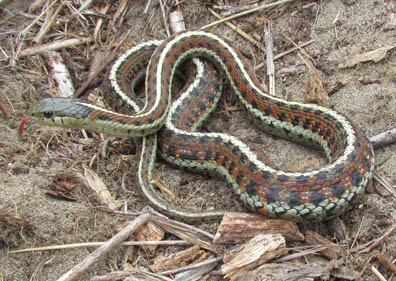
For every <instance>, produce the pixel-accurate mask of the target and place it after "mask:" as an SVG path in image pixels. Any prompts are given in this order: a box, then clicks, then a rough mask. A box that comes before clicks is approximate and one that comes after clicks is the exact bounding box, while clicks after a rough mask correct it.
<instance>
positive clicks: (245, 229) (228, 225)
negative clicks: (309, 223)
mask: <svg viewBox="0 0 396 281" xmlns="http://www.w3.org/2000/svg"><path fill="white" fill-rule="evenodd" d="M262 233H268V234H277V233H279V234H281V235H282V236H283V237H285V239H286V240H287V241H303V240H304V235H303V234H302V233H301V232H300V231H299V229H298V227H297V224H296V223H294V222H292V221H286V220H279V219H267V218H265V217H263V216H261V215H257V214H248V213H227V214H225V215H224V217H223V220H222V221H221V224H220V226H219V228H218V230H217V233H216V235H215V238H214V240H213V243H214V244H237V243H242V242H244V241H247V240H249V239H251V238H252V237H254V236H256V235H258V234H262Z"/></svg>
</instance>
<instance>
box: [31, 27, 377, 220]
mask: <svg viewBox="0 0 396 281" xmlns="http://www.w3.org/2000/svg"><path fill="white" fill-rule="evenodd" d="M151 42H153V41H151ZM156 44H159V46H158V47H156V46H155V47H154V45H156ZM143 49H144V50H146V49H147V50H150V51H151V52H153V54H152V56H151V59H150V60H149V61H150V62H149V65H148V67H147V72H146V80H145V85H146V102H145V106H144V107H143V109H142V110H141V111H139V110H138V109H139V106H138V105H136V104H135V103H134V102H131V100H130V99H129V98H128V92H130V88H131V85H130V84H128V83H130V82H131V81H132V80H133V79H132V78H131V77H130V73H127V72H128V71H129V72H131V73H134V74H136V75H138V76H139V75H140V76H141V75H142V70H141V69H144V68H142V67H141V65H143V64H145V63H146V62H147V61H148V57H149V56H150V55H148V54H145V55H141V54H139V55H138V53H140V51H142V50H143ZM138 51H139V52H138ZM147 53H148V52H147ZM193 57H200V58H203V59H205V60H208V61H210V62H211V63H213V64H214V66H215V67H216V68H217V69H218V70H219V71H221V73H222V74H223V76H224V78H225V79H226V81H227V82H228V84H229V85H230V87H231V89H232V90H233V92H234V93H235V94H236V96H237V97H238V99H239V100H240V102H241V104H242V105H243V106H244V107H245V108H246V110H247V112H248V113H249V115H250V117H251V118H252V119H253V120H254V122H255V123H256V124H257V125H258V126H259V127H260V128H262V129H263V130H265V131H266V132H269V133H271V134H273V135H276V136H279V137H282V138H286V139H289V140H292V141H295V142H297V143H301V144H304V145H309V146H312V147H314V148H319V149H322V150H323V152H324V153H325V155H326V157H327V159H328V161H329V163H328V164H327V165H326V166H323V167H321V168H317V169H313V170H310V171H306V172H288V171H282V170H279V169H276V168H273V167H271V166H270V165H268V163H266V161H265V160H264V159H262V157H260V155H259V154H256V153H254V151H253V150H252V149H251V148H250V147H249V146H248V145H247V144H245V143H244V142H242V141H240V140H239V139H237V138H235V137H233V136H231V135H227V134H220V133H200V132H195V131H194V130H195V128H196V127H194V126H195V125H196V124H200V123H201V122H202V121H203V120H204V119H205V117H206V113H205V114H204V115H205V116H204V117H202V115H200V114H202V112H205V108H206V107H207V104H205V103H204V102H200V101H196V102H194V103H192V102H191V100H192V98H191V96H190V94H191V93H192V92H193V90H187V91H186V93H187V94H186V95H184V94H183V95H182V96H183V98H180V99H179V100H178V101H176V102H175V103H176V105H175V106H172V107H170V98H171V85H172V80H173V77H174V74H175V71H176V69H177V67H178V66H179V65H180V64H181V63H182V62H184V61H185V60H187V59H190V58H193ZM131 62H133V64H135V66H136V67H134V66H131ZM139 69H140V70H139ZM131 70H133V71H131ZM197 76H198V77H197V79H199V78H200V77H199V76H202V74H199V72H198V74H197ZM108 84H109V85H110V86H109V87H108V88H107V89H106V90H107V92H106V94H107V97H106V99H107V104H109V106H110V107H111V108H112V110H113V111H109V110H105V109H102V108H99V107H96V106H94V105H91V104H89V103H87V102H83V101H81V100H70V101H67V102H66V101H65V100H63V101H62V100H58V99H49V100H48V99H47V100H44V101H42V102H40V103H38V104H37V105H35V106H34V107H33V110H32V112H31V113H30V114H31V117H32V119H33V120H35V121H38V122H40V123H43V124H48V125H53V126H61V127H68V128H86V129H90V130H94V131H98V132H104V133H107V134H111V135H115V136H123V137H136V136H138V137H139V136H149V138H148V139H145V141H144V143H145V145H144V147H145V148H146V149H145V151H144V153H143V154H142V159H141V161H140V165H139V166H140V171H141V173H139V174H141V175H142V176H141V177H140V182H141V184H142V183H144V182H145V181H149V178H150V173H151V172H148V171H146V172H145V171H144V169H146V168H148V170H150V167H152V165H153V161H154V158H155V152H156V150H157V148H156V145H157V142H156V139H155V138H156V137H155V134H153V133H154V132H156V131H158V130H159V129H160V128H161V127H162V126H163V124H164V123H165V127H164V129H161V130H160V131H159V134H158V135H159V136H158V137H159V145H158V148H159V149H158V150H159V153H160V155H161V156H162V157H163V158H165V159H166V160H167V161H169V162H171V163H173V164H175V165H178V166H181V167H185V168H188V169H194V170H203V171H208V172H212V173H217V174H220V175H222V176H224V177H225V178H226V180H227V181H228V182H229V183H230V184H231V185H232V187H233V189H234V191H235V192H236V193H237V194H238V195H239V196H240V198H241V199H242V201H243V202H244V203H245V204H246V205H247V206H248V207H249V208H250V209H252V210H254V211H256V212H258V213H262V214H264V215H267V216H270V217H280V218H286V219H292V220H295V221H321V220H326V219H330V218H332V217H335V216H338V215H340V214H342V213H343V212H345V211H346V210H347V209H349V208H350V207H351V206H352V205H353V204H354V203H356V202H357V201H358V200H359V199H360V198H361V196H362V195H363V194H364V190H365V187H366V185H367V183H368V181H369V180H370V179H371V177H372V175H373V169H374V153H373V149H372V146H371V144H370V142H369V141H368V139H367V137H366V135H365V134H364V133H363V132H362V130H360V129H359V128H358V127H356V125H354V124H353V122H351V121H350V120H348V119H347V118H346V117H344V116H342V115H340V114H338V113H337V112H335V111H333V110H331V109H328V108H324V107H321V106H317V105H312V104H302V103H297V102H290V101H285V100H283V99H280V98H278V97H274V96H271V95H269V94H267V93H266V92H265V91H264V90H263V89H262V88H261V86H260V84H259V82H258V80H257V79H256V78H255V76H254V75H253V73H252V71H251V68H250V67H249V64H248V62H246V61H245V59H244V58H243V57H242V56H241V55H240V54H239V53H238V52H237V51H236V50H235V49H234V48H232V44H231V43H230V42H228V41H227V40H225V39H222V38H221V37H219V36H217V35H214V34H212V33H209V32H206V31H201V30H197V31H185V32H181V33H178V34H176V35H174V36H172V37H170V38H169V39H167V40H164V41H163V42H162V43H159V42H156V43H147V44H141V45H139V46H138V47H135V48H132V49H131V50H129V51H127V52H126V53H125V54H124V55H122V56H121V57H120V58H119V59H118V60H117V61H116V62H115V63H114V65H113V67H112V70H111V72H110V75H109V83H108ZM214 104H215V103H214V102H213V106H214ZM134 106H135V107H134ZM211 106H212V105H211ZM186 107H190V108H191V109H195V111H194V110H191V111H190V112H191V115H190V116H187V118H189V117H190V118H192V119H194V118H195V121H193V122H190V123H191V124H193V125H191V124H190V125H186V126H183V125H182V124H179V123H177V122H176V124H175V122H174V121H175V118H176V119H177V116H180V114H182V110H183V108H184V109H185V108H186ZM130 108H134V109H135V111H138V112H137V113H136V114H133V115H131V111H130ZM200 111H202V112H200ZM209 111H210V110H209ZM168 112H169V114H168ZM179 119H180V118H179ZM181 119H183V118H181ZM194 124H195V125H194ZM150 135H151V136H150ZM142 179H143V180H142ZM142 189H143V191H144V192H146V193H145V195H146V197H148V199H149V200H150V201H151V202H152V203H153V204H154V205H155V206H156V207H158V208H160V209H161V210H163V211H164V212H166V213H167V214H170V215H173V216H176V217H181V218H185V219H204V218H207V217H212V216H219V215H221V214H223V212H221V211H206V212H187V211H184V210H181V209H177V208H175V207H172V206H169V205H168V204H166V203H165V202H164V201H163V200H162V199H161V198H159V196H158V195H157V194H155V192H153V190H152V188H151V187H147V186H146V187H144V186H143V187H142Z"/></svg>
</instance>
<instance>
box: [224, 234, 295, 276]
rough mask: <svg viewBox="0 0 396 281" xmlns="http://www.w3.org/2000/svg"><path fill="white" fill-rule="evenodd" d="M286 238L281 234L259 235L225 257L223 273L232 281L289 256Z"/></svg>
mask: <svg viewBox="0 0 396 281" xmlns="http://www.w3.org/2000/svg"><path fill="white" fill-rule="evenodd" d="M287 252H288V250H287V249H286V241H285V238H284V237H283V236H282V235H280V234H259V235H257V236H256V237H254V238H253V239H251V240H250V241H249V242H247V243H246V244H244V245H243V246H241V247H239V249H236V250H232V251H231V252H229V253H227V254H225V255H224V259H223V261H224V262H225V263H224V264H223V265H222V266H221V272H222V273H223V274H225V275H226V277H228V278H230V279H231V280H235V279H236V278H237V277H238V276H240V275H241V274H243V273H245V272H246V271H249V270H252V269H253V268H256V267H257V266H259V265H261V264H263V263H266V262H268V261H270V260H272V259H274V258H277V257H280V256H282V255H285V254H287Z"/></svg>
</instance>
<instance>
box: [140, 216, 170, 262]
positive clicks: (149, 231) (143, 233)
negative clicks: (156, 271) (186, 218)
mask: <svg viewBox="0 0 396 281" xmlns="http://www.w3.org/2000/svg"><path fill="white" fill-rule="evenodd" d="M164 234H165V232H164V231H163V230H162V228H161V227H159V226H157V225H155V224H154V223H152V222H148V223H146V224H144V225H143V226H142V227H141V228H139V229H138V230H137V231H136V232H135V238H136V240H137V241H160V240H162V239H164ZM157 246H158V245H152V246H145V245H143V246H141V247H142V248H143V249H144V250H145V251H147V252H148V253H150V254H153V253H154V252H155V249H157Z"/></svg>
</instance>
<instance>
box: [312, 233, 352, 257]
mask: <svg viewBox="0 0 396 281" xmlns="http://www.w3.org/2000/svg"><path fill="white" fill-rule="evenodd" d="M305 242H306V243H307V244H308V245H322V246H327V247H328V248H327V249H325V250H322V251H320V252H319V253H321V254H322V255H324V256H325V257H328V258H329V259H331V260H338V259H340V258H342V257H344V256H345V251H344V249H343V248H342V247H340V246H339V245H338V244H336V243H333V242H331V241H330V240H328V239H327V238H325V237H323V236H322V235H320V234H318V233H316V232H315V231H311V230H307V231H306V232H305Z"/></svg>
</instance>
